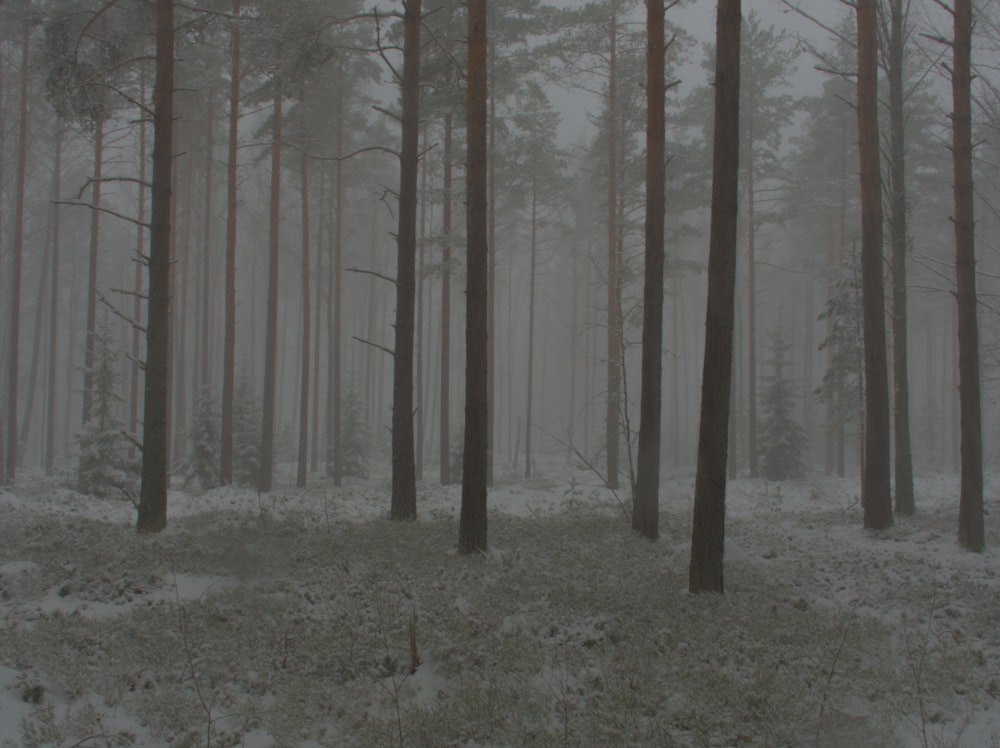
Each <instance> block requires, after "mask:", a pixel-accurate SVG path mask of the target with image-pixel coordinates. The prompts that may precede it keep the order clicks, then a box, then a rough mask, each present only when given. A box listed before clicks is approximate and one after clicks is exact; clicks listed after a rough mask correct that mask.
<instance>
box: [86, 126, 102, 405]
mask: <svg viewBox="0 0 1000 748" xmlns="http://www.w3.org/2000/svg"><path fill="white" fill-rule="evenodd" d="M103 164H104V120H99V121H98V122H97V129H96V131H95V133H94V186H93V188H92V190H91V201H92V204H93V206H94V207H93V209H92V210H91V212H90V263H89V266H88V270H87V335H86V342H85V347H84V353H83V393H82V394H83V419H82V423H83V424H86V423H87V422H88V421H89V420H90V406H91V402H92V399H93V392H92V390H93V388H94V373H93V368H94V334H95V332H96V330H97V261H98V250H99V246H98V245H99V242H100V237H101V179H102V172H103Z"/></svg>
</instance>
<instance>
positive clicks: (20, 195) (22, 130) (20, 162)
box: [7, 23, 42, 485]
mask: <svg viewBox="0 0 1000 748" xmlns="http://www.w3.org/2000/svg"><path fill="white" fill-rule="evenodd" d="M30 40H31V24H27V23H26V24H25V26H24V35H23V37H22V40H21V121H20V123H19V125H18V129H17V201H16V203H15V207H14V247H13V251H12V254H13V257H12V258H11V278H10V286H11V295H10V361H9V362H8V363H9V367H10V368H9V369H8V374H7V376H8V380H7V482H8V483H9V484H11V485H13V484H14V480H15V478H16V475H17V467H18V463H19V462H20V457H19V456H20V449H19V447H20V439H19V435H18V429H17V379H18V374H19V372H18V368H19V366H18V362H19V358H20V352H19V348H20V337H21V272H22V270H21V268H22V262H23V259H24V187H25V173H26V171H27V161H28V52H29V47H30V44H29V43H30ZM38 316H39V317H41V316H42V315H41V310H39V311H38ZM27 417H28V416H27V414H26V415H25V418H27Z"/></svg>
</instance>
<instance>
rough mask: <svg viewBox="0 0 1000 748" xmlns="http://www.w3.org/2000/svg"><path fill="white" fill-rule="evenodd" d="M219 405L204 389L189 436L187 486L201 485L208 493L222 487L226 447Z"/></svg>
mask: <svg viewBox="0 0 1000 748" xmlns="http://www.w3.org/2000/svg"><path fill="white" fill-rule="evenodd" d="M219 419H220V414H219V404H218V402H217V401H216V399H215V398H214V397H213V396H212V392H211V390H210V389H209V388H208V387H205V388H203V389H202V391H201V392H200V393H199V395H198V400H197V402H196V403H195V406H194V419H193V421H192V423H191V430H190V431H189V432H188V443H189V444H190V445H191V453H190V454H189V455H188V460H187V464H186V465H185V470H184V479H185V483H186V484H188V485H191V484H193V483H194V482H195V481H197V483H198V486H199V487H200V488H201V489H202V490H204V491H207V490H209V489H212V488H215V487H216V486H217V485H218V484H219V451H220V449H221V447H222V437H221V435H220V424H219Z"/></svg>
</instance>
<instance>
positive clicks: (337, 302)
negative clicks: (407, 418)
mask: <svg viewBox="0 0 1000 748" xmlns="http://www.w3.org/2000/svg"><path fill="white" fill-rule="evenodd" d="M343 110H344V102H343V98H341V100H340V106H339V107H338V108H337V111H338V115H337V154H338V155H339V156H343V155H344V114H343ZM336 171H337V186H336V190H337V194H336V196H335V198H334V227H333V232H334V233H333V258H332V261H331V268H332V271H333V298H331V299H330V304H331V308H332V320H331V321H332V327H333V335H332V338H331V346H332V349H333V350H332V351H331V353H330V364H331V366H330V377H331V379H330V384H331V388H332V390H333V392H332V393H331V396H330V399H331V400H332V401H333V429H332V440H331V444H332V449H333V485H335V486H339V485H340V484H341V482H342V481H343V477H344V462H343V455H342V454H341V449H340V444H341V439H342V435H341V434H342V424H341V410H342V405H343V394H344V393H343V388H344V385H343V382H344V378H343V350H342V348H343V345H342V336H343V328H344V294H343V288H344V283H343V279H344V271H343V265H344V232H343V226H344V162H343V160H341V159H338V161H337V167H336ZM374 215H375V214H374V212H373V213H372V223H373V224H374ZM374 229H375V227H374V225H373V226H372V241H373V242H374ZM373 254H374V253H373ZM370 288H371V289H372V292H371V296H370V298H371V306H370V308H371V309H374V303H375V293H374V285H372V286H370ZM373 316H374V315H373V314H372V315H371V316H370V317H369V323H370V322H371V319H372V317H373ZM369 335H371V329H369ZM368 354H369V357H370V356H371V349H370V348H369V350H368ZM369 360H371V359H370V358H369ZM368 381H369V383H371V384H374V377H373V376H372V369H371V367H370V366H369V370H368ZM371 402H372V400H371V398H369V400H368V403H369V405H370V404H371Z"/></svg>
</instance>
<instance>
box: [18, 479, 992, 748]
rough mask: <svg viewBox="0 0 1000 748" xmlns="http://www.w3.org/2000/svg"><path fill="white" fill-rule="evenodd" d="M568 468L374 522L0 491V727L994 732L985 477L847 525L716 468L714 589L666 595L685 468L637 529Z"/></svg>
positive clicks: (377, 484)
mask: <svg viewBox="0 0 1000 748" xmlns="http://www.w3.org/2000/svg"><path fill="white" fill-rule="evenodd" d="M590 480H591V478H589V477H588V476H587V475H586V474H584V473H583V472H572V471H571V470H570V469H569V468H565V469H560V470H553V471H551V473H550V476H549V477H548V478H543V479H536V480H533V481H530V482H525V481H519V482H517V481H513V480H512V481H502V482H501V484H500V485H499V486H498V487H497V488H496V489H495V490H493V491H491V493H490V526H489V532H490V537H489V541H490V550H489V552H488V553H486V554H482V555H479V556H474V557H463V556H459V555H458V554H457V553H456V550H455V548H456V543H457V538H458V505H459V496H460V489H459V488H458V487H457V486H456V487H450V488H447V489H442V488H439V487H437V486H433V485H430V484H428V485H421V487H420V489H419V498H418V502H419V503H418V511H419V515H420V518H419V519H418V521H416V522H409V523H393V522H390V521H389V520H387V519H386V518H385V515H386V513H387V509H388V494H389V489H388V481H387V480H386V479H385V478H384V477H383V478H381V479H375V480H372V481H368V482H365V483H361V484H355V485H351V486H348V487H344V488H338V489H335V488H333V487H332V486H331V485H329V484H326V483H325V482H324V481H323V480H319V479H317V481H316V485H315V486H314V487H310V488H308V489H302V490H295V489H287V490H277V491H275V492H273V493H272V494H269V495H265V496H258V495H257V494H256V493H254V492H251V491H241V490H236V489H219V490H215V491H210V492H207V493H204V494H202V495H192V494H187V493H184V492H180V491H177V492H171V495H170V508H169V515H170V525H169V527H168V528H167V530H166V531H164V532H163V533H162V534H159V535H156V536H139V535H137V534H136V533H135V531H134V529H133V527H134V509H133V508H132V506H131V505H130V504H129V503H127V502H122V501H104V500H100V499H96V498H94V497H89V496H83V495H80V494H77V493H74V492H72V491H70V490H68V489H66V488H64V487H62V486H60V485H59V484H57V483H56V482H54V481H52V480H50V479H43V478H34V479H33V478H32V477H31V476H30V475H29V476H28V477H27V478H24V479H22V481H21V482H20V483H19V485H18V493H17V494H16V495H15V494H11V493H0V746H2V748H13V747H14V746H41V745H57V746H118V745H171V746H209V745H211V746H237V745H243V746H252V747H253V748H266V747H267V746H391V745H407V746H536V745H537V746H578V745H581V746H582V745H587V746H612V745H638V746H736V745H740V746H813V745H815V746H850V747H851V748H861V747H863V746H879V747H883V746H897V745H898V746H926V747H933V746H942V747H943V746H968V747H970V748H972V747H975V748H979V747H982V746H986V747H988V748H989V747H991V746H992V747H993V748H996V746H1000V552H998V550H997V545H995V544H997V543H1000V478H997V477H992V476H991V477H989V478H988V479H987V484H986V485H987V493H986V497H987V512H988V514H987V538H988V542H990V543H993V544H994V545H991V546H990V547H989V549H988V550H987V551H986V552H985V553H983V554H970V553H966V552H963V551H962V550H961V549H959V548H958V546H957V544H956V542H955V536H956V526H957V493H958V492H957V482H956V480H955V479H954V478H953V477H929V478H923V479H920V480H919V481H918V483H917V491H918V494H917V501H918V510H919V511H918V514H917V515H916V516H915V517H913V518H909V519H898V520H897V522H896V524H895V526H894V527H893V528H892V529H890V530H888V531H886V532H883V533H868V532H865V531H863V530H862V529H861V510H860V507H859V506H858V498H857V483H856V481H851V480H847V481H843V480H831V479H824V478H814V479H810V480H805V481H800V482H789V483H784V484H774V483H771V484H769V483H766V482H764V481H755V480H740V481H735V482H733V483H731V484H730V487H729V489H728V522H727V537H726V594H725V595H724V596H719V595H699V596H695V595H690V594H688V593H687V591H686V587H687V570H688V555H689V535H690V514H691V495H692V484H693V480H692V479H691V477H684V478H676V479H674V478H672V479H668V480H666V481H665V482H664V484H663V490H662V492H661V510H662V513H661V517H660V527H661V532H662V536H661V538H660V540H659V541H657V542H653V543H651V542H647V541H643V540H640V539H638V538H636V537H634V536H633V535H632V534H631V532H630V531H629V529H628V522H627V521H626V519H625V517H624V515H623V510H622V507H621V506H620V505H619V503H618V502H617V501H616V500H615V499H614V497H612V496H611V495H610V494H609V493H608V492H607V491H606V490H604V489H601V488H598V487H596V486H595V485H592V484H591V483H589V482H588V481H590Z"/></svg>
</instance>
